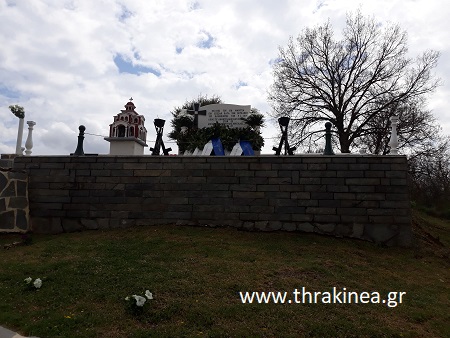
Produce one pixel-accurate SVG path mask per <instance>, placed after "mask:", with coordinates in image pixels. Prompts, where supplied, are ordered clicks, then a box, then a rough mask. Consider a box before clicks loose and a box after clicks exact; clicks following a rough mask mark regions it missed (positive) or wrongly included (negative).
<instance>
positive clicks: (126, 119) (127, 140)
mask: <svg viewBox="0 0 450 338" xmlns="http://www.w3.org/2000/svg"><path fill="white" fill-rule="evenodd" d="M124 107H125V109H122V110H121V111H120V113H119V114H117V115H116V116H114V122H113V123H111V124H110V125H109V137H105V140H106V141H108V142H109V143H110V144H109V154H110V155H144V147H147V144H146V139H147V129H146V128H145V126H144V122H145V118H144V116H143V115H139V114H138V113H137V112H136V106H135V105H134V103H133V98H130V100H129V101H128V102H127V103H126V104H125V106H124Z"/></svg>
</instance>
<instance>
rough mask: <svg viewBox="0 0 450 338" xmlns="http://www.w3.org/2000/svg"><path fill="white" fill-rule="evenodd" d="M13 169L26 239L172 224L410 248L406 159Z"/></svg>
mask: <svg viewBox="0 0 450 338" xmlns="http://www.w3.org/2000/svg"><path fill="white" fill-rule="evenodd" d="M14 166H15V168H16V169H18V170H26V171H27V172H28V174H29V186H28V191H29V193H28V195H29V203H30V216H31V220H32V229H33V231H34V232H41V233H59V232H71V231H81V230H88V229H108V228H118V227H129V226H135V225H163V224H170V223H176V224H180V225H182V224H186V225H208V226H232V227H236V228H242V229H246V230H258V231H276V230H284V231H303V232H316V233H320V234H328V235H334V236H340V237H341V236H344V237H353V238H360V239H364V240H368V241H372V242H376V243H380V244H385V245H400V246H409V245H411V243H412V233H411V213H410V203H409V195H408V187H407V159H406V157H405V156H373V155H364V156H363V155H335V156H322V155H320V156H318V155H300V156H278V157H277V156H256V157H194V156H192V157H189V156H187V157H183V156H85V157H84V156H80V157H69V156H24V157H18V158H16V159H15V163H14ZM15 203H18V204H19V205H20V203H21V201H20V200H18V201H16V202H15ZM1 207H2V206H1V204H0V208H1ZM0 210H1V209H0ZM5 217H6V216H5Z"/></svg>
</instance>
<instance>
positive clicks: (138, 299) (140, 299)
mask: <svg viewBox="0 0 450 338" xmlns="http://www.w3.org/2000/svg"><path fill="white" fill-rule="evenodd" d="M133 298H134V299H136V305H137V306H144V304H145V300H146V299H145V298H144V297H142V296H138V295H133Z"/></svg>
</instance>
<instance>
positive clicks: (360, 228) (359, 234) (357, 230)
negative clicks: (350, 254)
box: [350, 223, 364, 239]
mask: <svg viewBox="0 0 450 338" xmlns="http://www.w3.org/2000/svg"><path fill="white" fill-rule="evenodd" d="M352 230H353V231H352V234H351V235H350V236H351V237H355V238H360V239H362V238H363V235H364V224H361V223H353V229H352Z"/></svg>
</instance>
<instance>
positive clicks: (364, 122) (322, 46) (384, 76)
mask: <svg viewBox="0 0 450 338" xmlns="http://www.w3.org/2000/svg"><path fill="white" fill-rule="evenodd" d="M438 58H439V52H436V51H432V50H429V51H426V52H424V53H423V54H422V55H421V56H419V57H417V58H416V59H412V58H409V57H408V56H407V34H406V32H405V31H402V30H401V29H400V27H399V26H398V25H390V24H389V25H384V24H378V23H377V22H376V21H375V20H374V19H373V18H365V17H363V16H362V14H361V13H359V12H357V13H356V14H354V15H348V16H347V21H346V27H345V28H344V30H343V35H342V39H340V40H336V39H335V38H334V35H333V29H332V27H331V24H330V23H329V22H328V23H326V24H324V25H322V26H318V27H316V28H313V29H309V28H307V29H305V30H304V31H303V33H302V34H300V35H299V36H298V38H297V39H296V40H294V39H293V38H292V37H291V39H290V41H289V43H288V46H287V47H286V48H281V47H280V49H279V60H278V62H276V63H275V64H274V69H273V72H274V83H273V85H272V87H271V89H270V90H269V101H270V102H271V105H272V107H273V110H274V115H275V117H279V116H286V115H287V116H289V117H291V120H292V122H291V136H292V137H294V139H293V140H292V141H291V142H290V143H291V144H295V145H301V144H302V143H303V142H304V141H305V140H308V139H311V138H312V137H313V135H314V134H315V133H317V132H319V131H320V132H321V133H322V130H323V125H324V123H325V122H326V121H329V122H331V123H332V124H333V126H334V128H333V129H334V130H335V132H336V134H337V138H338V142H339V147H340V150H341V152H344V153H347V152H350V149H351V148H352V147H354V146H355V145H356V144H358V143H361V140H360V139H361V138H367V137H369V136H371V135H373V134H374V133H377V132H379V129H377V128H375V129H374V126H377V124H378V122H379V121H381V119H383V121H384V122H383V123H386V121H385V120H386V119H387V121H389V117H390V116H392V115H393V114H398V113H399V110H400V109H405V108H404V107H408V106H410V105H411V104H414V103H417V102H419V101H422V102H423V101H424V100H425V96H426V94H428V93H430V92H432V91H433V90H434V89H435V88H436V86H437V85H438V82H439V80H437V79H435V78H434V77H433V74H432V69H433V68H434V67H435V66H436V64H437V61H438ZM400 121H401V120H400ZM385 128H387V126H386V127H385ZM378 148H379V147H378ZM379 149H380V150H379V151H381V148H379Z"/></svg>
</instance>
